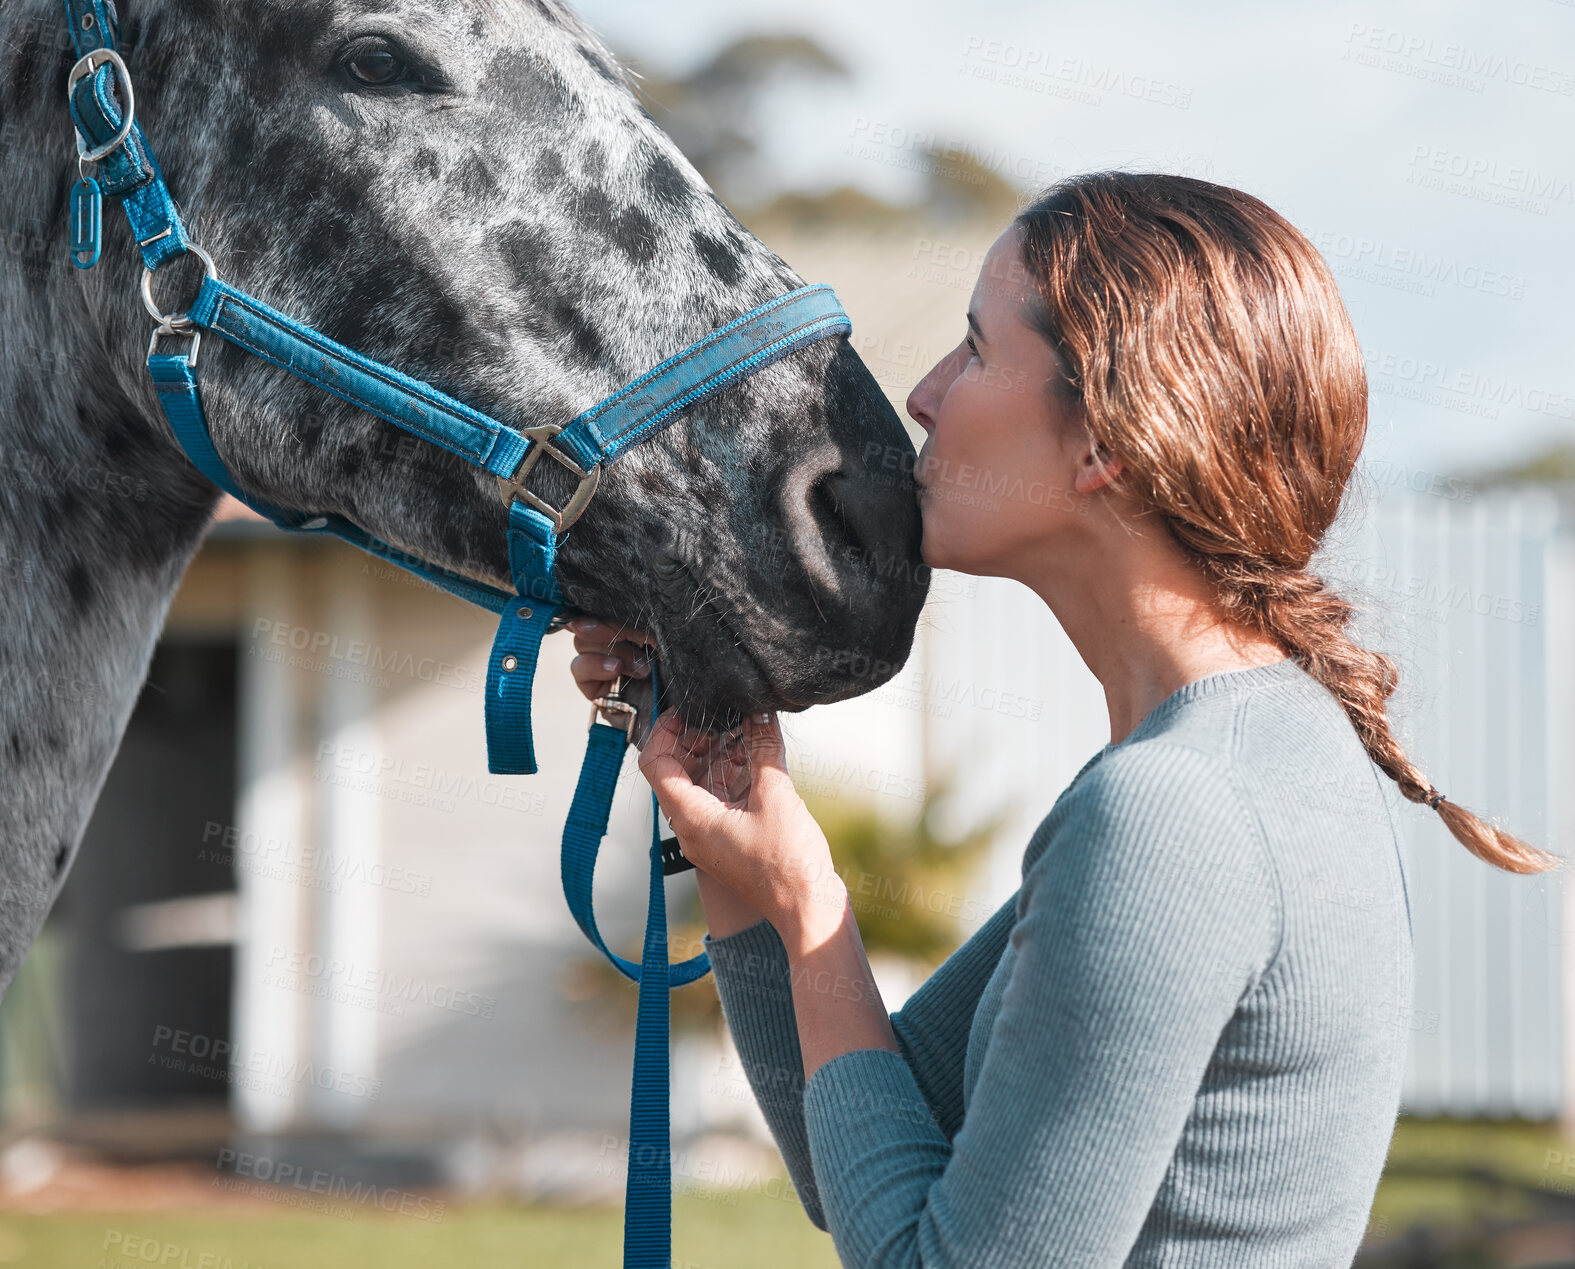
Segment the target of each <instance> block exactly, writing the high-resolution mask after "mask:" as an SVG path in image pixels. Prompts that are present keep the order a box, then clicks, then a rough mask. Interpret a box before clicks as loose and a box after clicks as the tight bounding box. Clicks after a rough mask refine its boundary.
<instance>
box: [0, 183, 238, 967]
mask: <svg viewBox="0 0 1575 1269" xmlns="http://www.w3.org/2000/svg"><path fill="white" fill-rule="evenodd" d="M8 166H9V164H8ZM47 170H49V171H50V172H53V170H54V167H53V165H51V167H50V168H49V169H47ZM6 184H8V185H9V186H10V189H9V191H4V190H0V210H3V211H5V212H7V213H11V214H8V215H6V216H5V217H4V219H3V222H0V223H5V224H8V225H12V226H18V225H20V226H24V229H23V230H22V231H21V236H20V237H18V236H16V235H13V240H12V242H11V243H10V244H8V247H9V251H8V254H11V255H12V256H13V258H15V257H16V256H17V255H20V257H21V266H22V267H21V268H20V269H17V268H12V269H8V270H7V271H6V276H5V277H4V278H3V279H0V403H3V404H0V438H3V440H0V595H4V597H5V598H4V600H3V601H0V613H3V615H0V991H3V990H4V988H5V986H6V985H7V984H9V982H10V980H11V978H12V976H13V975H14V973H15V972H16V968H17V966H18V965H19V964H20V962H21V960H22V957H23V956H24V955H25V954H26V952H27V948H28V946H29V945H30V944H31V942H32V940H33V938H34V936H35V935H36V933H37V931H38V928H39V926H40V925H41V924H42V922H43V918H44V916H45V914H46V912H47V911H48V907H49V904H50V903H51V902H52V900H53V897H54V894H55V892H56V890H57V889H58V887H59V884H60V882H61V880H62V879H63V878H64V877H65V874H66V872H67V870H68V868H69V866H70V861H71V858H72V856H73V854H74V852H75V850H76V846H77V843H78V841H79V840H80V838H81V836H82V831H83V829H84V828H85V827H86V822H87V818H88V815H89V812H90V811H91V809H92V806H93V803H94V801H95V799H96V798H97V796H98V792H99V789H100V787H101V786H102V784H103V781H104V777H105V775H106V773H107V772H108V770H109V765H110V762H111V760H112V759H113V757H114V755H115V751H116V749H117V748H118V747H119V744H120V739H121V736H122V734H123V733H124V731H125V728H126V724H127V721H128V719H129V717H130V714H131V709H132V706H133V705H134V704H135V702H136V698H137V694H138V691H139V688H140V686H141V684H142V681H143V679H144V678H145V677H146V674H147V670H148V663H149V660H150V658H151V656H152V653H153V646H154V644H155V642H156V641H157V639H158V634H159V630H160V628H161V627H162V625H163V623H164V617H165V614H166V612H167V611H168V608H169V604H170V601H171V599H172V598H173V597H174V594H175V590H176V588H177V586H178V585H179V583H180V578H181V575H182V573H183V572H184V571H185V568H186V565H187V563H188V562H189V560H190V558H191V556H192V554H193V552H194V551H195V550H196V548H197V545H198V543H199V542H200V540H201V537H202V532H203V528H204V526H205V524H206V523H207V521H208V519H209V518H210V516H211V514H212V511H213V507H214V504H215V502H216V501H217V494H216V491H215V490H214V489H213V488H212V486H210V485H208V484H207V483H206V482H205V481H204V480H202V478H201V477H200V476H199V475H198V474H197V472H196V471H195V469H194V468H192V467H191V465H190V464H189V463H188V462H186V460H185V459H184V457H183V456H181V455H180V453H179V451H178V450H177V449H176V448H175V447H174V442H173V439H172V437H171V436H170V435H169V433H168V430H167V428H166V427H164V426H163V425H162V424H159V423H155V421H154V419H153V418H152V417H150V416H151V415H152V414H153V413H154V412H156V410H157V406H156V405H155V404H154V398H153V394H152V393H151V391H146V390H140V391H139V390H137V388H136V387H133V385H132V382H131V377H130V376H131V374H132V372H133V369H134V363H135V357H136V354H135V352H134V351H128V350H127V347H126V345H127V342H128V341H133V342H134V341H135V340H136V339H137V338H138V336H137V334H136V331H137V330H138V329H140V326H139V324H138V323H136V322H135V321H134V319H133V320H131V321H128V320H127V319H128V318H129V317H130V314H131V312H132V311H134V310H133V308H132V307H130V306H134V305H135V300H134V299H131V296H132V295H133V294H134V292H132V291H129V290H122V291H121V292H120V294H119V296H118V298H116V297H115V296H114V295H113V290H114V288H116V287H120V286H133V285H134V281H133V280H132V279H133V274H132V272H131V271H130V270H129V269H127V268H125V267H123V266H117V265H115V264H112V263H111V261H109V260H108V259H106V261H105V262H104V264H103V265H101V266H100V269H96V270H94V274H95V275H98V274H100V273H101V271H102V276H92V277H82V278H79V277H74V276H72V275H73V274H75V273H76V272H77V271H76V270H73V269H72V268H71V266H70V265H69V263H68V261H67V259H66V254H65V225H64V223H63V218H62V217H61V216H60V215H59V214H58V213H56V212H55V211H53V210H52V206H53V204H54V200H53V197H52V191H50V192H49V195H48V196H46V197H43V198H38V197H36V195H38V194H39V193H40V192H42V191H44V190H45V189H46V183H45V182H43V181H38V182H36V184H35V185H34V187H33V191H32V192H33V194H34V195H35V197H34V198H32V199H29V198H28V197H26V195H27V193H28V186H29V181H28V179H26V178H23V179H21V180H12V179H11V178H10V177H9V176H8V180H7V182H6ZM18 247H20V251H18ZM106 265H107V266H109V267H108V268H105V266H106ZM128 302H129V306H128ZM101 314H111V315H113V316H111V317H108V318H105V317H102V316H100V315H101ZM110 350H114V351H113V353H112V352H111V351H110Z"/></svg>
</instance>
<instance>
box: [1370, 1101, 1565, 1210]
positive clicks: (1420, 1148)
mask: <svg viewBox="0 0 1575 1269" xmlns="http://www.w3.org/2000/svg"><path fill="white" fill-rule="evenodd" d="M1566 1164H1567V1165H1568V1166H1569V1167H1570V1169H1571V1171H1570V1172H1568V1173H1567V1172H1565V1170H1564V1169H1565V1166H1566ZM1469 1168H1476V1169H1482V1170H1484V1171H1486V1172H1491V1173H1493V1174H1495V1175H1497V1176H1501V1177H1503V1178H1505V1179H1506V1180H1509V1181H1513V1182H1519V1183H1520V1184H1522V1185H1528V1186H1531V1187H1533V1188H1535V1189H1538V1190H1546V1191H1548V1192H1549V1193H1550V1194H1563V1195H1569V1194H1572V1193H1575V1143H1571V1142H1569V1141H1566V1140H1564V1139H1562V1138H1561V1137H1560V1136H1559V1134H1558V1131H1557V1129H1556V1128H1555V1127H1554V1126H1553V1125H1551V1124H1542V1123H1527V1122H1525V1121H1519V1120H1504V1121H1493V1120H1459V1119H1411V1118H1407V1117H1402V1118H1401V1119H1400V1121H1399V1122H1398V1123H1397V1124H1396V1125H1395V1135H1394V1140H1393V1141H1392V1142H1391V1143H1390V1146H1389V1160H1388V1164H1387V1166H1386V1170H1385V1175H1384V1178H1383V1179H1382V1180H1381V1181H1380V1182H1379V1183H1378V1194H1377V1196H1376V1197H1375V1199H1374V1200H1373V1212H1372V1217H1371V1219H1370V1221H1369V1223H1368V1231H1369V1234H1373V1235H1384V1234H1389V1235H1393V1234H1397V1233H1400V1232H1401V1231H1403V1230H1405V1229H1408V1228H1410V1227H1411V1226H1412V1225H1418V1224H1427V1225H1444V1226H1454V1227H1462V1226H1468V1225H1473V1224H1475V1223H1476V1222H1477V1221H1478V1220H1480V1219H1482V1218H1485V1217H1487V1218H1500V1219H1513V1218H1519V1217H1525V1216H1530V1215H1532V1214H1533V1213H1534V1210H1535V1205H1534V1203H1533V1200H1532V1198H1531V1196H1528V1195H1520V1194H1515V1193H1512V1192H1508V1191H1506V1190H1505V1189H1503V1188H1502V1187H1499V1186H1496V1185H1492V1184H1488V1183H1485V1182H1484V1181H1482V1180H1471V1179H1468V1178H1465V1177H1461V1178H1458V1179H1454V1178H1449V1179H1446V1178H1443V1177H1435V1176H1427V1175H1420V1174H1413V1175H1408V1169H1409V1170H1414V1171H1415V1172H1416V1173H1423V1172H1428V1171H1434V1170H1437V1171H1444V1170H1450V1171H1464V1170H1466V1169H1469Z"/></svg>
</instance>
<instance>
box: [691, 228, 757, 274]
mask: <svg viewBox="0 0 1575 1269" xmlns="http://www.w3.org/2000/svg"><path fill="white" fill-rule="evenodd" d="M689 237H690V239H691V240H692V241H693V242H694V244H695V250H696V251H697V252H699V253H700V260H701V263H703V264H704V265H705V267H706V268H708V269H709V270H711V273H712V275H713V276H714V277H715V278H716V279H717V281H719V282H721V283H723V284H724V285H727V286H732V285H733V284H734V283H736V282H737V281H738V279H739V278H740V277H742V276H743V272H744V266H743V261H742V260H741V259H740V258H739V255H738V252H737V251H736V250H735V249H734V247H733V246H732V244H730V243H727V242H723V241H722V240H721V239H720V238H713V237H712V236H711V235H710V234H708V233H705V232H703V231H702V230H699V229H696V230H694V231H693V232H691V233H690V235H689Z"/></svg>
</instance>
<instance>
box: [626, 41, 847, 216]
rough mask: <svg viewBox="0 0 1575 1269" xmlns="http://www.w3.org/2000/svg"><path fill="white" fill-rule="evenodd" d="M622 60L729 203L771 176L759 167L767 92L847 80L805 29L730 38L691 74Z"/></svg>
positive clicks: (757, 191) (756, 191) (757, 192)
mask: <svg viewBox="0 0 1575 1269" xmlns="http://www.w3.org/2000/svg"><path fill="white" fill-rule="evenodd" d="M619 60H620V61H623V62H624V63H625V65H627V66H629V67H630V69H631V70H633V71H634V72H635V75H634V77H633V78H634V82H635V85H636V88H637V90H638V92H639V94H640V96H641V97H642V98H643V99H644V101H645V104H646V106H647V108H648V109H649V110H650V111H651V114H652V116H653V117H654V118H655V119H656V121H657V122H658V123H659V124H661V125H662V127H663V128H664V129H665V130H666V131H667V134H668V135H669V136H671V137H672V138H673V140H674V141H676V142H677V143H678V148H679V149H680V150H682V151H683V152H684V154H685V155H686V156H687V157H688V159H689V161H690V162H691V163H693V164H694V165H695V167H696V168H697V169H699V172H700V174H701V175H702V176H704V177H705V179H706V180H707V181H708V182H709V183H710V185H711V188H712V189H714V190H716V192H717V195H718V197H720V198H721V199H722V201H723V202H725V203H728V204H730V205H731V204H734V203H736V204H738V205H739V206H748V205H750V204H752V203H754V202H756V201H758V200H759V199H760V197H761V191H762V189H764V188H766V187H768V186H769V185H770V181H769V180H768V179H767V178H766V176H765V174H764V173H763V172H762V171H761V170H760V149H761V136H762V128H761V121H760V117H759V112H760V106H761V101H762V98H763V97H764V96H765V94H766V93H767V92H768V91H769V90H770V89H772V88H775V87H778V86H780V85H782V84H785V83H791V82H793V81H795V80H799V81H805V80H807V81H811V82H813V81H825V80H846V79H848V78H850V75H849V72H848V68H847V67H846V66H845V65H844V64H843V63H842V61H841V60H840V59H839V58H838V57H836V55H835V54H833V53H830V52H828V51H827V50H826V49H825V48H823V47H822V46H821V45H820V44H817V43H816V42H815V41H814V40H813V39H810V38H809V37H808V36H804V35H792V34H782V35H750V36H745V37H743V38H741V39H736V40H734V41H733V42H732V43H730V44H727V45H725V46H724V47H723V48H722V49H720V50H719V51H718V52H717V53H715V54H714V55H713V56H712V57H710V58H709V59H708V60H706V61H705V62H703V63H702V64H701V65H700V66H698V67H696V68H695V69H694V70H692V71H691V72H689V74H687V75H683V76H680V77H678V78H675V79H668V78H663V77H661V76H659V75H649V74H646V73H645V72H644V71H643V70H642V69H641V67H640V63H639V61H638V59H635V58H624V57H622V56H621V55H620V58H619Z"/></svg>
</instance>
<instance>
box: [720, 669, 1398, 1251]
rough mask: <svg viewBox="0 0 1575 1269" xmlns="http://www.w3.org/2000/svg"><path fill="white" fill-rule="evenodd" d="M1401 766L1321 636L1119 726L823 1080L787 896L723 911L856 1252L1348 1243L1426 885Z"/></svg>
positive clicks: (749, 1002) (747, 1064)
mask: <svg viewBox="0 0 1575 1269" xmlns="http://www.w3.org/2000/svg"><path fill="white" fill-rule="evenodd" d="M1384 780H1385V777H1384V775H1383V773H1382V772H1380V771H1379V770H1378V768H1377V767H1376V766H1375V765H1374V764H1373V763H1372V761H1371V760H1370V759H1369V758H1368V756H1367V754H1366V752H1365V751H1364V750H1363V748H1362V745H1361V742H1360V741H1359V740H1358V739H1357V736H1356V733H1355V731H1354V730H1353V728H1352V727H1351V724H1350V722H1349V720H1348V719H1347V718H1346V716H1345V714H1344V712H1343V711H1342V710H1341V708H1340V706H1339V703H1338V702H1337V701H1336V700H1335V699H1334V697H1333V696H1332V695H1331V694H1330V693H1329V692H1328V691H1327V690H1325V689H1324V688H1323V687H1322V686H1321V685H1320V684H1319V683H1317V682H1316V681H1315V680H1313V679H1312V678H1311V677H1309V676H1308V675H1307V674H1306V673H1305V672H1304V671H1303V670H1302V669H1301V667H1300V666H1299V665H1298V664H1297V663H1296V662H1294V661H1291V660H1286V661H1281V662H1277V663H1276V664H1273V665H1268V666H1261V667H1256V668H1252V669H1245V670H1230V671H1226V672H1223V673H1220V674H1213V675H1210V676H1208V677H1207V678H1203V679H1199V680H1197V681H1196V682H1193V683H1189V684H1188V685H1186V686H1185V687H1183V688H1181V689H1180V690H1179V691H1177V692H1175V693H1173V694H1172V695H1171V696H1169V697H1167V698H1166V699H1165V700H1164V701H1163V702H1162V703H1161V704H1160V705H1158V706H1157V707H1156V708H1155V709H1154V710H1153V711H1152V712H1151V713H1149V714H1148V715H1147V717H1145V718H1144V719H1143V721H1142V722H1141V723H1139V725H1138V726H1137V728H1136V729H1134V730H1133V731H1132V733H1131V734H1130V735H1128V736H1127V737H1126V738H1125V739H1124V740H1123V741H1121V742H1120V743H1119V744H1114V745H1106V746H1105V747H1104V748H1103V749H1101V750H1100V751H1099V752H1098V753H1096V754H1095V755H1094V756H1093V757H1092V758H1091V759H1089V761H1088V763H1087V764H1086V765H1085V766H1084V767H1083V769H1082V770H1081V771H1080V772H1079V773H1078V774H1077V777H1076V778H1075V779H1074V780H1073V781H1072V783H1071V784H1070V785H1069V786H1067V788H1066V790H1065V791H1064V792H1063V793H1062V794H1061V796H1060V797H1059V798H1058V799H1057V800H1056V802H1055V805H1054V806H1053V807H1052V808H1051V810H1050V813H1049V814H1048V815H1047V816H1046V817H1045V819H1044V820H1043V822H1042V823H1041V824H1040V825H1039V827H1038V828H1037V830H1036V831H1035V832H1034V834H1033V837H1032V839H1031V840H1030V841H1029V843H1028V847H1027V850H1026V851H1025V853H1024V856H1023V872H1022V878H1023V880H1022V886H1021V887H1020V888H1019V890H1018V891H1017V893H1016V894H1015V895H1014V896H1013V897H1012V898H1011V899H1010V900H1008V901H1007V902H1006V903H1005V904H1004V905H1002V907H1001V908H1000V909H999V910H998V911H997V912H996V913H995V914H994V915H993V916H992V917H991V918H990V919H989V920H988V921H987V922H986V923H985V924H984V925H983V926H981V927H980V928H979V930H978V931H977V932H976V933H975V934H974V935H973V936H972V937H971V938H969V939H968V940H967V942H965V943H964V944H963V945H962V946H961V947H960V948H958V950H957V951H956V952H955V953H953V955H952V956H951V957H950V958H949V959H948V960H947V961H946V962H945V963H944V964H943V965H942V966H941V967H940V968H939V969H938V970H936V972H935V973H934V974H933V975H932V976H931V977H930V978H929V980H928V981H927V982H925V984H924V985H923V986H922V987H920V988H919V989H918V990H917V991H916V992H915V993H914V994H913V996H912V997H911V998H910V999H909V1000H908V1001H907V1003H906V1004H905V1005H904V1007H903V1008H902V1009H901V1010H900V1011H899V1012H897V1013H895V1014H893V1015H892V1017H891V1023H892V1028H893V1030H894V1031H895V1032H896V1035H897V1039H898V1042H899V1044H900V1046H901V1050H902V1052H901V1053H900V1054H897V1053H892V1052H890V1051H887V1050H884V1049H861V1050H857V1051H854V1052H851V1053H845V1054H842V1055H841V1056H839V1057H836V1058H834V1059H832V1060H831V1061H830V1062H827V1063H826V1064H825V1065H823V1066H822V1067H820V1068H819V1070H817V1071H816V1072H815V1075H814V1077H813V1078H812V1079H811V1080H810V1081H809V1085H808V1088H807V1089H806V1087H805V1085H804V1079H803V1065H802V1059H801V1055H800V1051H799V1045H798V1031H797V1026H796V1024H795V1021H794V1015H793V1003H792V995H791V987H790V970H789V965H788V961H787V957H786V953H785V952H784V951H783V947H782V943H781V940H780V939H779V938H778V937H777V934H776V931H775V930H773V929H772V928H771V926H770V925H769V924H768V923H766V922H764V921H761V922H758V923H757V924H755V925H753V926H751V927H749V928H748V929H745V930H740V931H737V932H736V933H734V934H731V935H728V936H727V937H724V938H720V939H712V938H710V937H707V938H706V940H705V945H706V949H707V951H708V952H709V953H710V957H711V964H712V967H713V969H714V972H715V975H716V984H717V990H718V993H719V995H720V997H721V1002H722V1009H723V1013H724V1016H725V1017H726V1020H727V1024H728V1027H729V1029H730V1030H731V1032H732V1034H733V1038H734V1041H735V1043H736V1044H737V1046H738V1049H739V1056H740V1058H741V1059H742V1062H743V1065H744V1069H745V1073H746V1075H747V1077H748V1079H749V1081H750V1085H751V1087H752V1089H753V1090H754V1093H755V1097H756V1099H757V1101H758V1102H759V1104H760V1107H761V1109H762V1111H763V1112H764V1114H765V1117H766V1119H767V1121H768V1123H769V1124H770V1127H771V1131H772V1133H773V1134H774V1136H775V1137H776V1141H777V1145H778V1147H779V1148H780V1149H781V1151H782V1157H783V1159H784V1161H785V1162H786V1164H787V1167H788V1170H789V1173H790V1175H791V1176H792V1179H793V1183H794V1186H795V1188H796V1189H797V1191H798V1193H799V1196H800V1198H801V1199H802V1201H803V1204H804V1209H805V1211H806V1213H807V1214H808V1216H809V1219H810V1220H811V1221H812V1222H814V1224H815V1225H817V1226H818V1227H820V1228H822V1229H829V1230H830V1232H831V1234H832V1237H833V1239H834V1240H835V1243H836V1247H837V1252H838V1255H839V1256H840V1257H841V1260H842V1263H843V1264H844V1265H845V1266H848V1269H866V1267H871V1269H873V1267H876V1266H878V1267H879V1269H898V1267H899V1266H900V1267H903V1269H909V1267H917V1266H926V1267H927V1269H942V1267H943V1266H944V1267H946V1269H952V1267H954V1266H970V1267H978V1269H985V1267H986V1266H987V1267H988V1269H1026V1267H1027V1266H1030V1265H1033V1266H1046V1265H1055V1266H1100V1267H1101V1269H1106V1267H1112V1266H1118V1265H1144V1266H1161V1265H1163V1266H1167V1267H1170V1266H1223V1265H1242V1266H1253V1267H1254V1269H1265V1267H1267V1266H1278V1265H1286V1266H1290V1265H1295V1266H1319V1267H1320V1269H1321V1267H1322V1266H1346V1265H1349V1264H1350V1263H1351V1260H1352V1258H1353V1256H1354V1254H1355V1251H1356V1247H1357V1245H1358V1243H1359V1242H1360V1240H1361V1237H1362V1233H1363V1230H1364V1227H1365V1225H1366V1221H1367V1215H1368V1212H1369V1209H1370V1208H1371V1205H1372V1199H1373V1192H1374V1189H1375V1188H1376V1186H1377V1183H1378V1177H1379V1173H1380V1172H1381V1171H1382V1168H1383V1163H1384V1157H1385V1153H1386V1151H1387V1148H1388V1143H1389V1139H1390V1136H1391V1134H1392V1132H1393V1129H1394V1122H1395V1115H1396V1112H1397V1110H1398V1106H1399V1096H1400V1080H1401V1073H1402V1068H1403V1065H1404V1061H1405V1053H1406V1040H1407V1036H1408V1032H1409V1026H1408V1023H1409V1019H1410V1010H1411V981H1412V960H1411V933H1410V906H1409V901H1408V898H1407V895H1406V890H1405V881H1404V877H1403V874H1402V869H1401V862H1400V849H1399V835H1398V832H1397V829H1396V826H1395V823H1394V820H1393V818H1392V815H1391V810H1390V799H1389V798H1388V797H1386V796H1385V791H1384V789H1383V787H1382V782H1383V781H1384Z"/></svg>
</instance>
